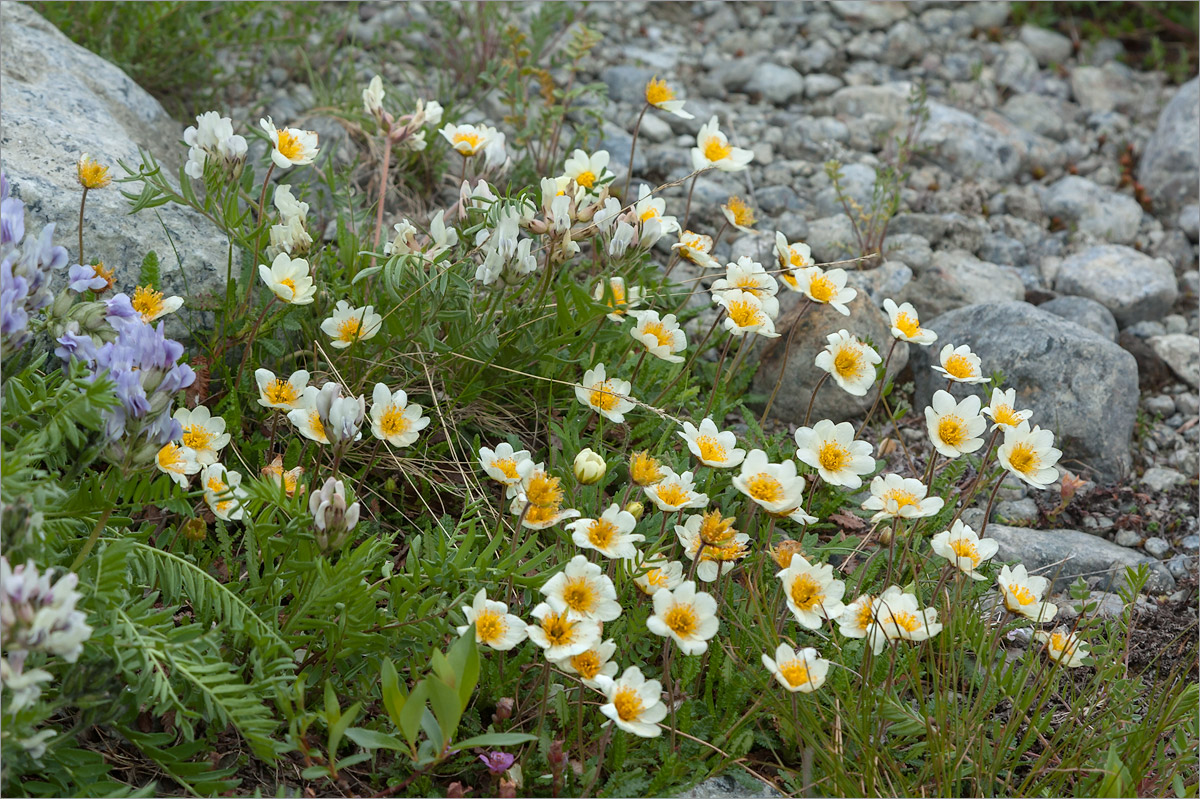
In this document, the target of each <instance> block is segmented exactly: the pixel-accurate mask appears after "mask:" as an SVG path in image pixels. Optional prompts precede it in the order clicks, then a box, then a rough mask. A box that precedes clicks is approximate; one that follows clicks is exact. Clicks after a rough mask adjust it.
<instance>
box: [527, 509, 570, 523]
mask: <svg viewBox="0 0 1200 799" xmlns="http://www.w3.org/2000/svg"><path fill="white" fill-rule="evenodd" d="M560 511H561V508H560V507H559V506H558V505H547V506H545V507H539V506H538V505H530V506H529V510H527V511H525V523H526V524H529V525H533V526H541V525H547V524H551V523H552V522H553V521H554V520H555V519H556V518H557V517H558V514H559V512H560Z"/></svg>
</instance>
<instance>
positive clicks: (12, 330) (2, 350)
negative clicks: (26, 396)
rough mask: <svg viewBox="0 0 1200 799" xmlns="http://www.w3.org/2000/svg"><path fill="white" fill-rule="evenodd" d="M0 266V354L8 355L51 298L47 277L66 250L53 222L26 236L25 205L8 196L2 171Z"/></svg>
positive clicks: (61, 263)
mask: <svg viewBox="0 0 1200 799" xmlns="http://www.w3.org/2000/svg"><path fill="white" fill-rule="evenodd" d="M0 265H2V267H3V268H2V269H0V333H2V336H0V354H2V355H8V354H10V353H13V352H16V351H17V350H19V349H21V347H23V346H25V343H26V342H27V341H28V340H29V337H30V332H29V329H28V328H29V322H30V318H31V316H32V315H33V314H34V313H35V312H37V311H40V310H41V309H43V308H45V307H46V306H47V305H49V304H50V303H51V301H53V299H54V295H53V294H52V293H51V291H50V280H51V278H52V276H53V273H54V272H56V271H58V270H61V269H62V268H63V267H64V266H66V265H67V250H66V248H65V247H59V246H55V244H54V223H50V224H49V225H46V226H45V227H44V228H42V232H41V234H40V235H39V236H38V237H37V238H32V237H30V238H26V237H25V204H24V203H22V202H21V201H20V200H18V199H17V198H15V197H11V196H9V185H8V177H7V176H6V175H3V174H2V173H0Z"/></svg>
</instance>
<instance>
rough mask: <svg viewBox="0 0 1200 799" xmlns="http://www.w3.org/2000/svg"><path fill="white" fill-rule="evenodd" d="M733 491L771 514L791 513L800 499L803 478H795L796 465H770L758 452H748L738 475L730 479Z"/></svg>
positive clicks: (760, 452)
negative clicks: (748, 498) (739, 492)
mask: <svg viewBox="0 0 1200 799" xmlns="http://www.w3.org/2000/svg"><path fill="white" fill-rule="evenodd" d="M733 487H734V488H736V489H737V490H738V491H741V492H742V493H743V494H745V495H746V496H748V497H750V499H752V500H754V501H755V502H757V503H758V504H759V505H760V506H762V508H763V510H765V511H767V513H773V514H783V515H786V514H789V513H791V512H793V511H794V510H795V509H796V508H798V507H799V506H800V505H801V503H802V499H803V496H804V478H802V477H800V476H799V475H798V474H796V462H795V461H793V460H790V459H789V460H786V461H784V462H783V463H771V462H770V461H769V460H768V459H767V453H766V452H764V451H763V450H761V449H752V450H750V452H749V453H748V454H747V455H746V459H745V460H744V461H742V471H741V473H740V474H737V475H735V476H734V478H733Z"/></svg>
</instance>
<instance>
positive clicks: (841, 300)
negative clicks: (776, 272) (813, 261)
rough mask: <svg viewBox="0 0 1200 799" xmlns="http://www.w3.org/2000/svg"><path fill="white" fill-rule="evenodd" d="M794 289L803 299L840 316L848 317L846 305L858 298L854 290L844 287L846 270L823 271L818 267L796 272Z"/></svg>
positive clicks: (848, 310) (848, 312) (848, 311)
mask: <svg viewBox="0 0 1200 799" xmlns="http://www.w3.org/2000/svg"><path fill="white" fill-rule="evenodd" d="M795 278H796V287H797V289H798V290H799V291H800V293H801V294H803V295H804V296H805V297H808V298H809V299H810V300H812V301H813V302H819V303H822V304H825V305H828V306H829V307H831V308H833V309H834V310H836V311H837V312H838V313H840V314H841V315H842V316H849V315H850V309H849V308H847V307H846V306H847V304H849V303H850V302H853V301H854V298H855V297H857V296H858V291H857V290H856V289H852V288H848V287H847V286H846V270H845V269H830V270H829V271H828V272H825V271H823V270H822V269H821V268H820V267H819V266H810V267H808V268H807V269H800V270H797V271H796V273H795Z"/></svg>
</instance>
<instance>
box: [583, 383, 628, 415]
mask: <svg viewBox="0 0 1200 799" xmlns="http://www.w3.org/2000/svg"><path fill="white" fill-rule="evenodd" d="M588 400H589V402H591V405H592V407H593V408H599V409H600V410H602V411H611V410H613V409H614V408H616V407H617V402H618V401H619V400H620V396H619V395H618V394H617V393H616V392H615V391H613V388H612V382H611V381H609V380H605V381H604V382H603V383H601V384H600V385H598V386H596V387H595V388H593V389H592V393H591V394H590V395H589V396H588Z"/></svg>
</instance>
